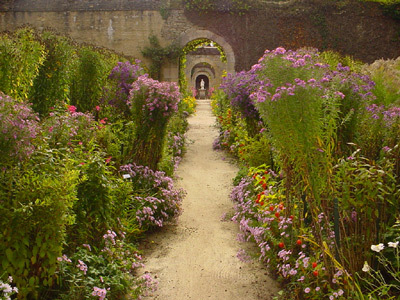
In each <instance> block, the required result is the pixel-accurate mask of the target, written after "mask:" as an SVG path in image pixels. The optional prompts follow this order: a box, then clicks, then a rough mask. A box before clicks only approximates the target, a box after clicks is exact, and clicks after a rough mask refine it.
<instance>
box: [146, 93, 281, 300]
mask: <svg viewBox="0 0 400 300" xmlns="http://www.w3.org/2000/svg"><path fill="white" fill-rule="evenodd" d="M214 124H215V117H214V116H213V115H212V112H211V107H210V102H209V100H199V101H198V103H197V112H196V114H195V116H191V117H190V118H189V130H188V133H187V138H188V140H189V141H191V142H190V143H189V144H188V149H187V153H186V154H185V156H184V159H183V160H182V162H181V164H180V166H179V168H178V171H177V176H178V178H180V179H179V180H178V182H177V185H178V186H179V187H182V188H184V189H185V190H186V191H187V195H186V197H185V199H184V201H183V214H182V215H181V216H180V218H179V221H178V224H177V225H170V226H167V227H165V228H163V229H162V230H160V231H159V232H157V233H154V234H151V235H150V236H149V237H148V243H147V244H149V245H150V247H147V249H144V253H143V254H144V257H145V261H144V263H145V265H146V266H145V268H144V270H143V271H142V272H149V273H151V274H152V275H153V276H157V279H158V280H159V286H158V290H157V291H156V292H155V293H154V294H153V295H150V296H148V297H146V299H161V300H170V299H171V300H172V299H173V300H186V299H194V300H203V299H216V300H224V299H227V300H228V299H229V300H232V299H245V300H255V299H258V300H260V299H265V300H271V299H272V296H273V295H274V294H275V293H276V292H277V291H278V288H277V284H276V283H275V282H274V281H273V280H272V279H271V278H270V277H269V276H268V275H267V271H266V269H265V267H263V266H262V265H261V264H260V263H259V262H258V261H253V262H250V263H245V262H242V261H240V260H239V259H238V258H237V256H236V255H237V253H238V250H239V249H241V248H245V249H246V248H249V247H251V245H248V244H245V245H243V244H239V243H238V242H237V240H236V237H237V234H238V233H239V229H238V225H237V224H235V223H233V222H231V221H228V222H226V221H225V222H224V221H221V216H223V215H224V214H225V213H228V215H229V214H232V212H233V203H232V202H231V201H230V199H229V193H230V191H231V188H232V178H233V177H234V176H235V175H236V172H237V167H236V166H235V165H233V164H231V163H229V162H228V161H225V160H224V159H223V153H218V152H215V151H213V149H212V143H213V141H214V139H215V138H216V137H217V135H218V131H217V129H216V128H215V126H214Z"/></svg>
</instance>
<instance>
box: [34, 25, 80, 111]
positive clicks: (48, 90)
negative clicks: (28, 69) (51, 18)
mask: <svg viewBox="0 0 400 300" xmlns="http://www.w3.org/2000/svg"><path fill="white" fill-rule="evenodd" d="M41 40H42V42H43V44H44V46H45V49H46V52H47V55H46V58H45V60H44V62H43V64H42V65H41V66H40V68H39V73H38V75H37V76H36V77H35V79H34V81H33V86H32V89H31V91H30V95H29V99H30V100H31V101H32V103H33V108H34V110H35V111H36V112H38V113H39V114H40V115H47V114H48V113H49V112H50V110H51V108H52V107H54V106H56V104H57V101H65V102H67V103H68V101H69V90H70V84H71V78H72V72H73V69H72V66H73V65H74V63H73V62H74V60H76V59H77V57H76V53H75V49H74V48H76V46H75V45H74V44H73V43H72V41H71V40H69V39H68V38H66V37H64V36H60V35H57V34H55V33H53V32H51V31H45V32H43V33H42V34H41Z"/></svg>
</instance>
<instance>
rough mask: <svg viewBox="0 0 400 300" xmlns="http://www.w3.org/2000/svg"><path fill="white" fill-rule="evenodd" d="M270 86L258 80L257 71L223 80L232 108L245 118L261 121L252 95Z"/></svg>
mask: <svg viewBox="0 0 400 300" xmlns="http://www.w3.org/2000/svg"><path fill="white" fill-rule="evenodd" d="M264 85H268V82H264V81H260V80H259V79H257V74H256V72H255V70H250V71H247V72H246V71H242V72H239V73H237V74H235V75H232V74H228V76H227V77H225V78H223V82H222V84H221V88H222V89H223V90H224V92H225V93H226V95H227V96H228V98H229V99H230V100H231V106H232V107H233V108H234V109H235V110H237V111H239V112H241V114H242V116H243V117H245V118H256V119H259V114H258V111H257V109H256V108H255V107H254V104H253V102H252V101H251V99H250V95H251V94H252V93H253V92H254V91H255V90H256V89H257V88H258V87H259V86H264Z"/></svg>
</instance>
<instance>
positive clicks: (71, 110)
mask: <svg viewBox="0 0 400 300" xmlns="http://www.w3.org/2000/svg"><path fill="white" fill-rule="evenodd" d="M68 111H69V112H70V113H74V112H76V107H75V106H73V105H68Z"/></svg>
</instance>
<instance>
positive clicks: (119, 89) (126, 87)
mask: <svg viewBox="0 0 400 300" xmlns="http://www.w3.org/2000/svg"><path fill="white" fill-rule="evenodd" d="M140 75H143V68H142V67H141V66H140V61H139V60H136V61H135V64H131V63H130V62H128V61H126V62H118V64H117V66H115V67H114V68H113V69H112V70H111V73H110V75H109V76H108V78H109V79H110V80H111V82H112V83H111V84H110V85H111V88H110V90H108V91H107V92H106V95H105V97H107V98H103V105H102V107H103V109H104V110H105V111H104V112H103V113H105V114H107V117H108V118H109V119H110V120H111V121H114V120H115V121H116V120H117V119H118V118H121V114H122V115H123V116H124V117H125V119H129V118H130V117H132V115H131V111H130V109H129V105H128V98H129V92H130V90H131V88H132V83H133V82H134V81H135V80H137V79H138V77H139V76H140ZM113 110H115V112H114V111H113Z"/></svg>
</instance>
